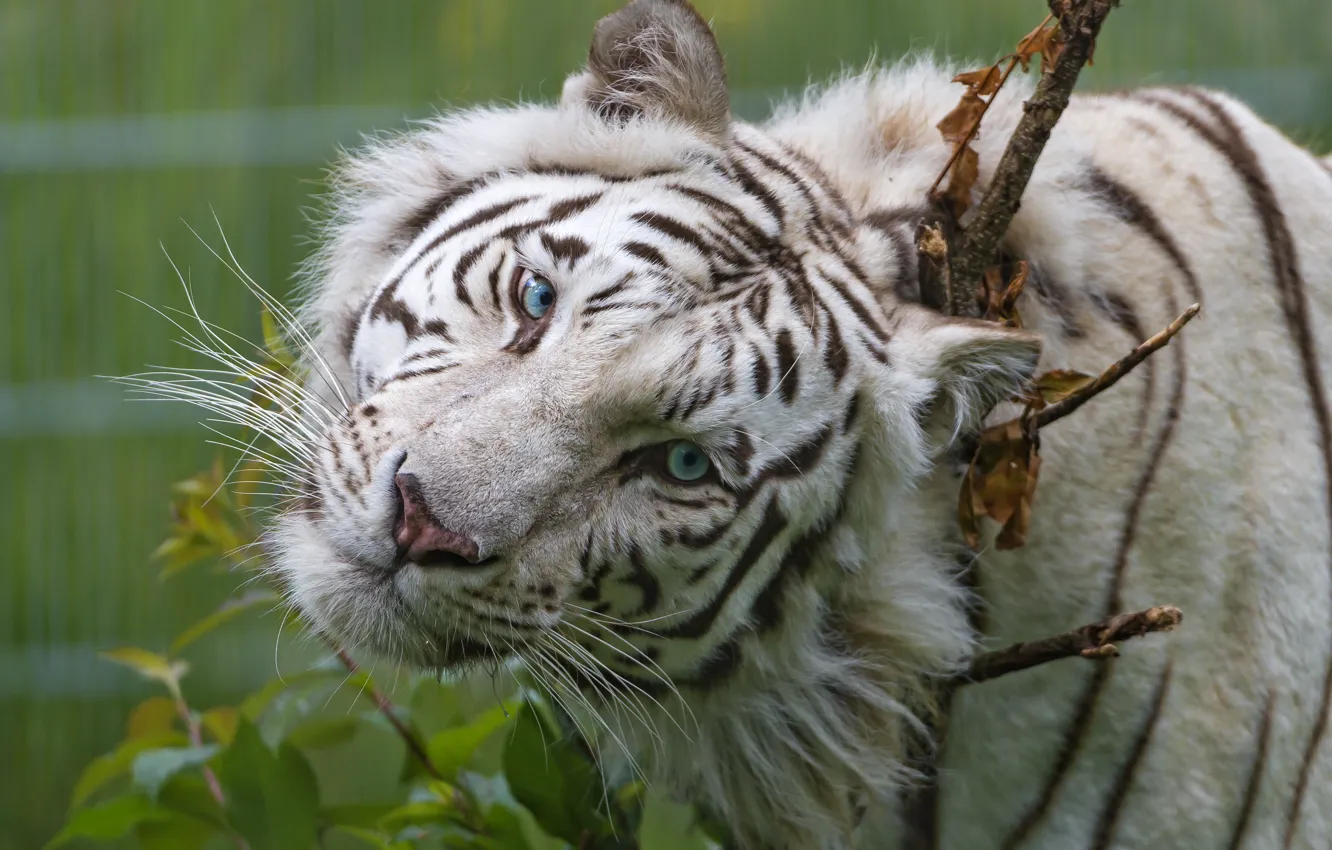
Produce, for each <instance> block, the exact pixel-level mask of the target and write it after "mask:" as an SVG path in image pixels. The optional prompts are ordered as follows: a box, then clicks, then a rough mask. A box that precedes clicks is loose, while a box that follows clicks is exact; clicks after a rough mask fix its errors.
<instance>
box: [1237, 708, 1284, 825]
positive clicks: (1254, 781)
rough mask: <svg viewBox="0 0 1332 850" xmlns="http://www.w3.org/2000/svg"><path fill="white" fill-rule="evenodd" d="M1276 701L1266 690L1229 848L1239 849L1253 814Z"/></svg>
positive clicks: (1264, 766) (1263, 770)
mask: <svg viewBox="0 0 1332 850" xmlns="http://www.w3.org/2000/svg"><path fill="white" fill-rule="evenodd" d="M1275 702H1276V690H1275V689H1273V690H1270V691H1268V692H1267V700H1266V702H1264V704H1263V716H1262V717H1261V718H1260V719H1259V721H1258V749H1257V752H1255V753H1254V756H1253V765H1252V766H1251V767H1250V768H1249V781H1248V782H1246V783H1245V784H1244V803H1243V805H1242V806H1241V807H1240V813H1239V818H1238V819H1237V820H1236V821H1235V831H1234V832H1232V833H1231V834H1230V843H1229V844H1227V845H1226V846H1227V847H1228V848H1229V850H1239V848H1240V845H1241V844H1243V843H1244V835H1245V833H1247V832H1248V830H1249V819H1250V818H1251V817H1252V816H1253V804H1254V803H1255V802H1257V800H1258V790H1259V788H1261V787H1262V782H1263V774H1265V773H1266V772H1267V754H1268V751H1267V742H1268V738H1269V737H1270V736H1271V733H1272V709H1273V707H1274V703H1275Z"/></svg>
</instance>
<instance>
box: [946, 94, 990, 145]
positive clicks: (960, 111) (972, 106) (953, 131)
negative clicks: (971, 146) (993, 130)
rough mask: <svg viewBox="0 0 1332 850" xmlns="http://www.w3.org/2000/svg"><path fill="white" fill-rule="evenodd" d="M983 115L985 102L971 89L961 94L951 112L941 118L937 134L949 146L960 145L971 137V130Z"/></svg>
mask: <svg viewBox="0 0 1332 850" xmlns="http://www.w3.org/2000/svg"><path fill="white" fill-rule="evenodd" d="M984 114H985V101H983V100H981V99H980V97H979V96H978V95H977V94H976V92H975V91H973V90H972V89H967V90H966V91H965V92H964V93H963V94H962V99H961V100H959V101H958V102H957V106H955V107H953V111H952V112H950V113H948V114H947V115H945V116H944V117H943V120H941V121H940V122H939V123H938V124H936V125H934V126H936V127H938V128H939V133H940V134H941V135H942V136H943V137H944V141H946V142H948V143H950V144H954V145H957V144H961V143H962V142H964V141H966V140H967V139H968V138H969V137H970V136H971V130H972V128H973V127H975V126H976V124H977V122H979V121H980V120H981V116H982V115H984Z"/></svg>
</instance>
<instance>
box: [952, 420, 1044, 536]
mask: <svg viewBox="0 0 1332 850" xmlns="http://www.w3.org/2000/svg"><path fill="white" fill-rule="evenodd" d="M1040 466H1041V459H1040V456H1039V455H1038V454H1037V451H1036V445H1035V443H1034V442H1033V441H1032V440H1031V438H1030V436H1029V435H1028V434H1027V431H1026V429H1025V428H1024V426H1023V424H1022V422H1021V421H1020V420H1016V419H1015V420H1012V421H1010V422H1004V423H1002V424H1000V425H995V426H993V427H991V428H987V429H985V430H984V431H982V432H981V438H980V445H979V446H978V447H977V449H976V455H975V457H974V458H972V461H971V466H970V467H969V468H968V469H967V474H966V476H965V477H964V478H963V480H962V491H961V494H960V496H959V498H958V524H959V526H961V529H962V535H963V537H964V538H965V539H966V541H967V543H968V545H970V546H971V547H972V548H973V549H974V548H976V547H977V546H978V545H979V541H980V527H979V520H980V518H981V517H985V516H988V517H990V519H992V520H994V521H995V522H997V523H1000V524H1001V525H1003V528H1002V529H1001V530H1000V532H999V536H998V537H997V538H995V547H996V548H999V549H1015V548H1017V547H1019V546H1021V545H1022V544H1024V543H1025V542H1026V539H1027V529H1028V527H1029V526H1030V524H1031V503H1032V500H1033V499H1034V498H1035V496H1036V482H1037V478H1038V476H1039V474H1040Z"/></svg>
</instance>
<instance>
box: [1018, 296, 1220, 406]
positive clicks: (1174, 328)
mask: <svg viewBox="0 0 1332 850" xmlns="http://www.w3.org/2000/svg"><path fill="white" fill-rule="evenodd" d="M1201 309H1202V306H1201V305H1199V304H1193V305H1191V306H1190V307H1189V308H1188V309H1187V310H1185V311H1184V312H1183V313H1180V314H1179V317H1178V318H1176V319H1175V320H1174V321H1173V322H1171V323H1170V324H1169V325H1167V326H1166V328H1165V330H1163V331H1161V332H1160V333H1158V334H1156V335H1155V336H1153V337H1152V338H1151V339H1149V340H1147V341H1146V342H1144V343H1143V344H1142V345H1139V346H1138V347H1137V348H1135V349H1133V350H1132V351H1131V352H1129V354H1128V355H1127V356H1126V357H1123V358H1122V359H1120V360H1116V361H1115V362H1114V363H1111V364H1110V365H1109V367H1107V368H1106V370H1105V371H1104V372H1102V373H1101V374H1099V375H1097V376H1096V378H1095V380H1093V381H1091V383H1088V384H1086V385H1085V386H1082V387H1079V388H1078V389H1077V390H1076V391H1075V392H1073V393H1072V394H1070V395H1069V396H1068V398H1065V399H1061V400H1059V401H1057V402H1055V403H1054V404H1051V405H1049V406H1048V407H1045V408H1043V409H1041V410H1038V411H1036V412H1035V413H1032V414H1031V417H1030V420H1029V421H1030V424H1031V426H1033V427H1035V428H1044V427H1045V426H1046V425H1049V424H1050V423H1052V422H1055V421H1057V420H1059V419H1063V418H1064V417H1065V416H1067V415H1069V414H1070V413H1072V412H1073V411H1075V410H1077V409H1078V408H1079V407H1082V405H1084V404H1086V403H1087V402H1088V401H1090V400H1091V399H1092V398H1093V397H1095V396H1096V395H1098V394H1099V393H1102V392H1105V391H1106V390H1108V389H1110V387H1112V386H1114V385H1115V383H1116V382H1117V381H1118V380H1119V379H1120V378H1122V377H1124V376H1125V375H1127V374H1128V373H1129V372H1130V371H1132V370H1133V367H1135V366H1137V365H1138V364H1139V363H1141V362H1142V361H1144V360H1146V359H1147V358H1148V357H1149V356H1151V354H1152V353H1153V352H1155V351H1156V350H1157V349H1160V348H1163V347H1165V345H1166V343H1168V342H1170V340H1171V338H1172V337H1174V335H1175V334H1177V333H1179V331H1180V328H1182V327H1184V326H1185V325H1187V324H1188V323H1189V321H1190V320H1192V319H1193V317H1194V316H1196V315H1198V311H1199V310H1201Z"/></svg>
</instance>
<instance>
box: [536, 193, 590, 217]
mask: <svg viewBox="0 0 1332 850" xmlns="http://www.w3.org/2000/svg"><path fill="white" fill-rule="evenodd" d="M601 197H602V193H601V192H593V193H592V194H590V195H582V196H580V197H577V198H567V199H565V200H563V201H560V202H558V203H556V204H552V205H551V208H550V212H549V213H547V214H546V220H547V221H549V222H551V223H552V224H553V223H555V222H557V221H564V220H565V219H566V218H572V217H573V216H576V215H578V214H579V213H580V212H583V211H584V210H586V209H588V208H589V207H591V206H592V205H593V204H595V203H596V202H597V201H599V200H601Z"/></svg>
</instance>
